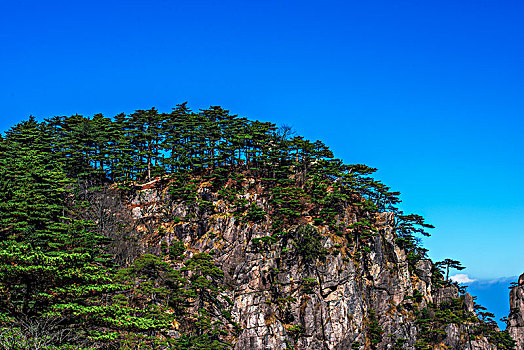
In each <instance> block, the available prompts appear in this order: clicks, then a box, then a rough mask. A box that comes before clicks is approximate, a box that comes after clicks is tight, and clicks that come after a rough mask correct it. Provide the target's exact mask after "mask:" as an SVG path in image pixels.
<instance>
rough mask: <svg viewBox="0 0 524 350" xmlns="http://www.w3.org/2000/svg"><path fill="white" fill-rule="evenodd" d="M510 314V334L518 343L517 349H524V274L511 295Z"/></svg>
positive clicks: (512, 289)
mask: <svg viewBox="0 0 524 350" xmlns="http://www.w3.org/2000/svg"><path fill="white" fill-rule="evenodd" d="M509 305H510V314H509V317H508V332H509V334H510V335H511V337H513V339H515V341H516V342H517V349H518V350H522V349H524V274H522V275H520V277H519V280H518V283H517V285H515V286H514V287H513V288H511V291H510V293H509Z"/></svg>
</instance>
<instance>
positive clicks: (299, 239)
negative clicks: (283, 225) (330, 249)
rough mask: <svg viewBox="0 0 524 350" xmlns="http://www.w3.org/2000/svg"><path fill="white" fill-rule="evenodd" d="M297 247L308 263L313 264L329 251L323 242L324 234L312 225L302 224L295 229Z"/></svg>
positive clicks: (299, 253)
mask: <svg viewBox="0 0 524 350" xmlns="http://www.w3.org/2000/svg"><path fill="white" fill-rule="evenodd" d="M295 237H296V238H295V239H296V241H295V249H296V251H297V253H298V255H299V256H301V257H302V259H303V260H304V262H305V263H306V264H312V263H313V262H315V261H316V260H317V259H318V258H321V257H323V256H324V255H325V254H326V253H327V251H326V249H325V248H324V246H323V244H322V235H321V234H320V233H319V232H318V229H317V228H316V227H315V226H312V225H302V226H300V227H299V228H298V229H297V230H296V231H295Z"/></svg>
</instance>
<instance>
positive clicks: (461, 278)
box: [449, 273, 476, 284]
mask: <svg viewBox="0 0 524 350" xmlns="http://www.w3.org/2000/svg"><path fill="white" fill-rule="evenodd" d="M449 279H450V280H452V281H455V282H457V283H460V284H463V283H471V282H475V281H476V280H474V279H471V278H469V276H468V275H466V274H465V273H459V274H456V275H455V276H451V277H450V278H449Z"/></svg>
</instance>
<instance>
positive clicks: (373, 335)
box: [366, 309, 384, 349]
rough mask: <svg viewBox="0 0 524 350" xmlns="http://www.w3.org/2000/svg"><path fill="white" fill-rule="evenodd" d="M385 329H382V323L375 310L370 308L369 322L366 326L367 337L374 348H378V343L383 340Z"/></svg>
mask: <svg viewBox="0 0 524 350" xmlns="http://www.w3.org/2000/svg"><path fill="white" fill-rule="evenodd" d="M383 333H384V331H383V330H382V327H380V324H379V323H378V320H377V318H376V315H375V310H373V309H370V310H369V311H368V323H367V327H366V337H367V339H368V340H369V342H370V343H371V347H372V348H373V349H376V348H377V344H378V343H380V342H381V341H382V334H383Z"/></svg>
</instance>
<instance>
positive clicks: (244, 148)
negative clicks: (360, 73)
mask: <svg viewBox="0 0 524 350" xmlns="http://www.w3.org/2000/svg"><path fill="white" fill-rule="evenodd" d="M375 170H376V169H373V168H370V167H368V166H365V165H361V164H357V165H347V164H344V163H343V162H342V161H340V160H338V159H336V158H334V157H333V154H332V152H331V151H330V150H329V149H328V148H327V147H326V146H325V145H324V144H323V143H322V142H320V141H316V142H310V141H308V140H305V139H304V138H302V137H300V136H295V135H294V133H293V132H292V130H291V129H290V128H288V127H280V128H278V127H276V126H275V125H274V124H271V123H262V122H258V121H250V120H248V119H245V118H239V117H237V116H234V115H230V114H229V112H228V111H227V110H224V109H222V108H220V107H211V108H209V109H206V110H201V111H199V112H192V111H190V110H189V109H188V108H187V106H186V104H181V105H178V106H176V107H175V108H174V109H173V111H172V112H171V113H159V112H158V111H157V110H156V109H150V110H139V111H136V112H135V113H133V114H131V115H124V114H120V115H117V116H115V117H114V118H106V117H104V116H102V115H95V116H93V117H92V118H86V117H83V116H79V115H74V116H71V117H54V118H51V119H48V120H45V121H44V122H38V121H36V120H35V119H34V118H32V117H31V118H29V119H28V120H26V121H24V122H21V123H19V124H17V125H15V126H13V127H12V128H11V129H9V130H8V131H7V132H6V133H5V135H4V136H2V137H1V138H0V292H1V295H0V323H1V327H2V330H1V333H0V348H6V349H25V348H27V349H29V348H32V349H37V348H38V349H69V348H73V347H74V348H86V349H88V348H89V349H91V348H107V349H111V348H118V349H125V348H129V349H142V348H143V349H152V348H157V349H164V348H174V349H226V348H230V347H231V346H233V345H234V343H235V340H236V337H237V336H238V334H239V333H240V332H241V330H242V329H241V326H240V325H239V324H238V323H237V322H236V321H235V319H234V318H233V317H232V314H231V312H232V310H231V307H232V301H231V299H230V298H229V297H228V296H227V290H228V289H230V287H231V286H228V285H227V283H226V282H225V279H224V274H225V272H224V271H222V270H221V269H220V268H219V267H218V266H217V265H216V263H215V261H214V258H213V253H214V252H213V251H212V250H211V251H197V250H196V249H193V247H191V246H188V244H187V242H183V241H180V240H178V239H177V238H174V239H161V240H160V241H159V242H156V241H154V239H155V238H154V237H165V236H166V235H167V234H168V233H167V232H164V231H165V225H164V226H163V224H162V223H170V225H171V226H170V227H171V228H173V227H177V226H179V227H182V226H184V225H185V227H189V229H190V230H193V231H192V232H194V234H195V236H197V237H202V236H203V235H204V234H208V235H213V234H217V233H216V232H212V231H211V230H209V227H207V226H206V220H207V218H208V217H209V215H211V214H217V215H218V214H220V215H224V216H228V217H232V218H234V219H235V220H236V222H237V223H238V224H239V225H246V226H252V225H255V224H260V223H263V222H266V223H267V224H268V227H270V230H269V232H268V234H267V235H265V236H262V237H256V238H253V239H252V242H251V243H252V244H253V246H255V247H256V249H257V251H259V252H260V254H261V256H262V255H263V254H264V252H268V251H273V250H274V249H275V247H276V246H277V243H278V246H279V247H280V251H279V252H278V254H279V256H281V257H282V258H283V259H287V258H289V259H299V260H297V261H300V263H302V264H304V265H305V266H306V268H307V267H308V266H313V265H314V264H315V263H316V262H317V261H322V259H325V257H326V256H327V255H341V256H342V257H343V259H344V261H353V262H355V263H356V264H360V265H361V266H363V267H364V268H365V269H368V267H367V264H369V261H370V260H369V255H370V254H372V253H373V246H372V244H371V243H372V240H373V237H375V236H377V235H378V232H377V231H378V229H377V227H378V226H379V225H378V222H377V220H379V219H380V214H381V213H392V215H393V216H394V225H393V226H394V232H395V237H396V244H397V245H398V246H399V247H400V248H401V249H403V250H404V251H405V253H406V255H407V257H408V263H409V266H410V268H411V269H415V267H416V265H417V262H419V261H420V260H421V259H426V258H427V256H426V252H427V251H426V249H424V248H423V247H422V246H421V245H420V239H419V238H420V236H421V235H428V233H427V229H430V228H432V226H431V225H429V224H427V223H426V222H425V221H424V219H423V218H422V217H421V216H419V215H415V214H405V213H403V212H402V211H400V210H399V209H398V207H397V206H396V205H397V204H398V203H399V202H400V200H399V197H398V196H399V193H398V192H394V191H391V189H390V188H389V187H387V186H385V185H384V184H382V183H381V182H379V181H377V180H375V179H374V178H373V177H372V174H373V172H374V171H375ZM148 187H154V188H157V189H159V191H160V192H161V193H163V194H164V195H165V197H164V199H163V200H164V203H163V206H162V211H161V212H158V213H157V214H156V216H155V217H154V218H151V217H141V216H140V215H137V216H136V220H133V219H132V218H131V217H130V216H127V217H126V216H125V215H122V214H121V211H119V210H116V209H117V208H118V207H122V206H125V207H132V206H133V203H131V198H133V195H134V194H135V193H136V190H137V189H144V188H148ZM257 196H258V197H259V198H265V199H267V201H266V202H265V203H267V205H265V206H262V205H261V204H260V201H258V200H257V199H256V198H257ZM212 197H213V198H214V199H213V198H212ZM130 211H131V210H129V212H130ZM348 211H349V212H351V213H352V215H353V218H352V220H351V221H348V220H344V213H347V212H348ZM137 226H140V227H141V228H142V230H141V231H140V234H138V231H137V229H136V228H137ZM326 235H331V236H333V237H337V238H336V239H337V241H336V242H337V243H335V244H334V245H332V246H331V247H326V246H325V245H324V244H323V242H324V240H323V239H324V238H325V236H326ZM148 239H151V241H150V242H147V240H148ZM444 267H445V268H446V272H445V274H446V277H445V278H444V276H443V271H441V269H443V268H444ZM449 268H461V266H460V264H459V263H458V262H456V261H454V260H449V261H447V260H446V261H444V262H440V263H435V264H433V269H434V271H433V275H432V278H433V285H434V288H439V287H441V288H449V287H450V285H451V283H450V282H449V281H448V273H449ZM276 273H277V272H275V276H276ZM272 283H274V284H275V288H274V290H273V294H272V299H268V300H267V303H269V304H272V305H275V307H276V309H278V310H280V313H281V314H282V315H284V316H282V318H285V314H286V308H287V307H288V306H289V303H290V302H292V300H291V298H292V297H291V296H288V295H284V294H282V293H280V292H279V290H278V286H277V284H278V281H277V280H276V279H275V280H274V281H273V282H272ZM297 283H299V288H300V290H301V292H302V293H304V294H308V293H309V294H311V293H313V292H314V290H315V288H317V287H316V286H317V285H318V279H316V278H306V279H304V280H303V281H297ZM418 298H419V296H417V294H416V293H415V294H414V295H413V297H412V300H407V301H406V303H405V306H404V307H405V308H406V309H408V310H409V311H410V312H412V314H413V317H414V318H415V319H416V321H415V322H416V324H417V327H418V328H417V329H418V338H417V339H418V342H417V344H416V346H417V348H420V349H426V348H428V349H429V348H432V347H433V346H435V345H436V344H439V343H440V342H441V341H442V339H443V337H445V333H446V331H445V328H446V326H447V325H449V324H468V325H470V326H471V334H470V336H471V337H472V339H474V338H475V337H480V336H486V337H487V338H488V339H489V340H490V342H492V343H493V344H496V345H497V346H498V348H500V349H509V348H512V346H513V344H512V341H511V339H510V338H509V337H508V336H507V333H504V332H498V331H497V330H496V325H495V324H494V323H493V322H492V319H490V316H491V315H490V314H487V313H484V314H483V313H482V312H481V311H480V312H478V315H480V318H479V316H477V315H476V314H474V313H472V312H468V311H467V310H466V305H465V303H464V298H463V296H462V297H458V298H451V299H449V298H448V299H447V300H446V301H445V302H442V303H439V304H431V303H430V304H424V303H421V300H418ZM277 316H278V315H277ZM279 317H280V316H279ZM491 317H492V316H491ZM286 325H287V326H286V332H287V333H288V334H289V336H290V339H291V340H290V344H289V346H290V347H292V346H293V345H294V343H293V342H294V341H296V340H297V339H299V338H300V337H301V336H303V334H304V332H305V330H304V329H303V326H302V325H300V324H293V323H292V322H291V321H290V322H288V323H286ZM367 329H368V330H367V333H366V336H367V338H366V342H365V343H362V344H360V343H358V342H355V343H354V344H353V348H359V347H360V346H367V347H370V348H375V347H376V346H377V344H379V343H380V342H382V341H384V339H388V335H387V334H384V332H383V331H382V329H381V327H380V324H379V322H378V315H376V314H375V313H374V311H373V310H370V312H369V314H368V320H367ZM390 341H391V343H393V344H395V348H402V346H403V343H404V341H405V340H404V339H401V338H397V339H390Z"/></svg>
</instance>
